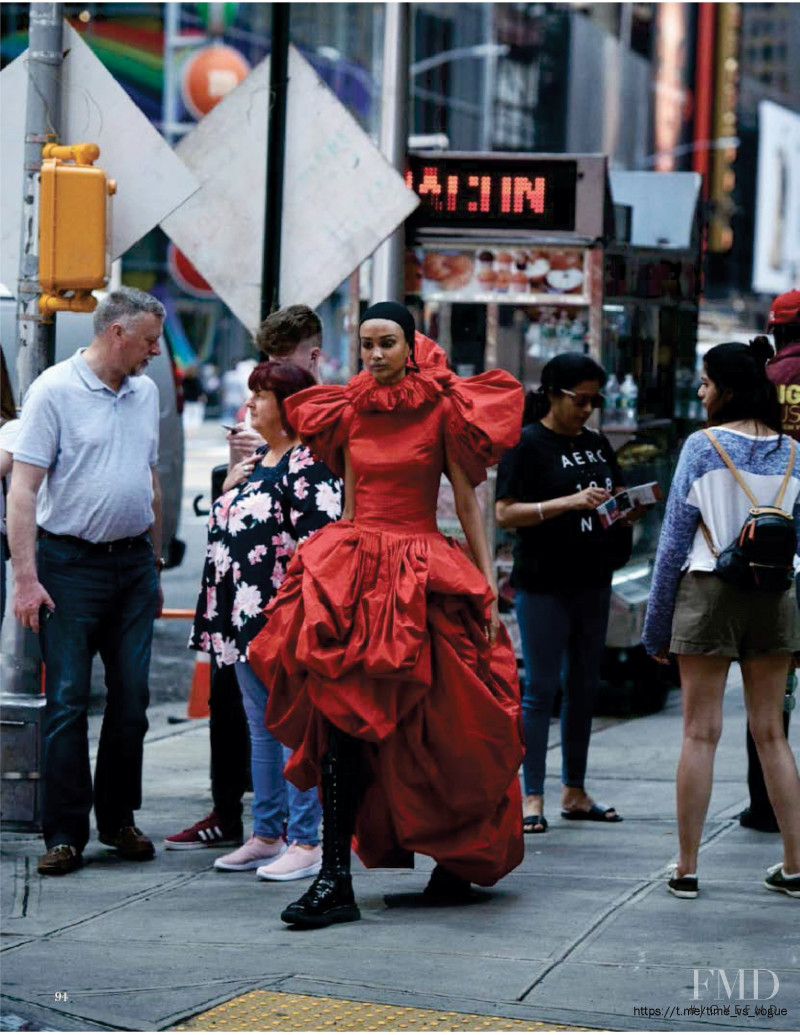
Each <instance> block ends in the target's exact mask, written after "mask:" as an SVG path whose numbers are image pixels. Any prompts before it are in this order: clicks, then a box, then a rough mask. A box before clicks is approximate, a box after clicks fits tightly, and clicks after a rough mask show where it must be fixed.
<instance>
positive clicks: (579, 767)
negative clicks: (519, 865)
mask: <svg viewBox="0 0 800 1035" xmlns="http://www.w3.org/2000/svg"><path fill="white" fill-rule="evenodd" d="M605 381H606V373H605V371H604V370H603V368H602V367H601V366H599V365H598V364H597V363H595V361H594V360H593V359H590V358H589V357H588V356H584V355H583V354H582V353H565V354H562V355H559V356H556V357H555V358H554V359H552V360H550V362H549V363H548V364H547V365H546V366H545V368H544V370H543V371H542V384H541V387H540V388H539V391H538V392H536V393H535V395H534V396H533V401H534V410H533V414H532V417H533V420H532V423H530V424H527V425H526V426H525V427H523V430H522V437H521V439H520V441H519V444H518V445H517V446H515V447H514V449H512V450H510V451H509V452H508V453H506V455H505V456H504V457H503V459H502V460H501V462H500V468H499V471H498V476H497V503H496V513H497V523H498V524H499V525H500V527H501V528H513V529H516V530H517V535H516V542H515V546H514V569H513V572H512V575H511V583H512V586H513V587H514V591H515V594H514V607H515V610H516V612H517V618H518V620H519V629H520V636H521V640H522V656H523V660H524V663H525V675H526V679H525V687H524V691H523V699H522V714H523V721H524V725H525V740H526V753H525V760H524V763H523V776H524V784H525V786H524V792H525V797H524V803H523V816H524V823H525V831H526V833H531V834H541V833H544V832H545V830H546V829H547V820H546V819H545V817H544V777H545V760H546V755H547V736H548V732H549V728H550V717H551V715H552V713H553V702H554V700H555V696H556V694H557V692H558V689H559V686H560V685H561V679H562V669H565V671H564V677H565V678H564V691H565V692H564V704H563V707H562V713H561V731H562V733H561V744H562V758H563V765H562V782H563V784H564V788H563V792H562V799H561V805H562V811H561V815H562V816H563V817H564V818H565V819H578V820H595V821H599V822H605V823H617V822H619V821H620V820H621V819H622V817H621V816H620V815H619V814H618V813H617V811H616V809H614V808H611V807H607V806H605V805H598V804H597V803H596V802H594V801H593V800H592V798H591V797H590V796H589V795H588V794H587V793H586V790H585V788H584V778H585V774H586V759H587V755H588V751H589V737H590V734H591V725H592V708H593V704H594V698H595V694H596V691H597V684H598V678H599V668H600V658H601V654H602V651H603V647H604V645H605V640H606V630H607V626H608V608H609V602H610V598H611V573H612V571H613V570H614V568H615V567H618V566H619V561H620V556H619V548H620V535H619V532H617V531H616V530H615V531H614V532H613V533H612V532H609V531H606V530H605V529H604V528H603V526H602V524H601V523H600V520H599V518H598V516H597V514H595V513H594V508H595V507H597V506H598V505H599V504H600V503H602V502H603V500H606V499H608V498H609V496H611V495H612V494H614V493H616V492H617V491H619V490H620V489H622V488H623V487H624V482H623V479H622V474H621V472H620V469H619V465H618V464H617V461H616V457H615V456H614V451H613V449H612V448H611V446H610V444H609V442H608V440H607V439H606V438H605V437H604V436H603V435H601V434H599V433H597V432H595V431H590V430H588V429H587V428H586V427H584V425H585V424H586V421H587V420H588V419H589V416H590V415H591V412H592V409H593V408H594V407H597V406H600V405H601V402H602V396H601V395H600V389H601V388H602V386H603V385H604V384H605ZM626 534H628V535H629V532H627V533H623V536H622V538H623V540H624V536H625V535H626ZM622 545H623V549H624V545H625V544H624V542H623V544H622Z"/></svg>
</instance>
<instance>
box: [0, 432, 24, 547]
mask: <svg viewBox="0 0 800 1035" xmlns="http://www.w3.org/2000/svg"><path fill="white" fill-rule="evenodd" d="M21 427H22V422H21V421H19V420H7V421H6V422H5V424H4V425H3V426H2V427H1V428H0V449H4V450H5V451H6V453H11V455H12V456H13V455H14V444H15V443H16V441H17V435H18V434H19V429H20V428H21ZM7 488H8V485H7V478H6V479H4V480H3V487H2V492H0V529H2V532H3V535H5V534H6V490H7Z"/></svg>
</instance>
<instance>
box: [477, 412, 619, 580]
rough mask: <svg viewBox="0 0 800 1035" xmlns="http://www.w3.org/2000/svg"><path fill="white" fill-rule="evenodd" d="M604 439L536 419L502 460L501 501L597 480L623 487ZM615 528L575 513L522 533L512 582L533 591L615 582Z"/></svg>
mask: <svg viewBox="0 0 800 1035" xmlns="http://www.w3.org/2000/svg"><path fill="white" fill-rule="evenodd" d="M624 484H625V482H624V480H623V478H622V472H621V471H620V469H619V465H618V463H617V460H616V457H615V456H614V450H613V449H612V448H611V445H610V443H609V441H608V439H607V438H605V436H603V435H601V434H599V433H598V432H596V431H590V430H589V429H588V428H584V429H583V431H582V432H581V433H580V435H578V436H576V437H575V438H571V437H569V436H567V435H558V434H556V432H554V431H551V430H550V429H549V428H547V427H545V426H544V424H542V423H540V422H539V421H537V422H536V423H534V424H528V425H527V426H526V427H524V428H523V429H522V437H521V438H520V441H519V443H518V444H517V445H516V446H515V447H514V448H513V449H511V450H509V451H508V452H507V453H506V454H505V456H504V457H503V458H502V460H501V461H500V467H499V469H498V473H497V494H496V495H497V499H498V500H501V499H514V500H517V501H518V502H520V503H536V502H540V501H544V500H552V499H556V498H558V497H560V496H572V495H574V493H576V492H580V491H581V490H582V489H588V488H589V487H590V486H592V485H599V486H600V487H601V488H604V489H608V491H609V492H613V491H614V488H615V487H617V486H622V485H624ZM608 557H609V551H608V532H606V530H605V529H604V528H603V526H602V524H601V523H600V519H599V518H598V516H597V514H595V513H594V511H592V510H571V511H568V512H567V513H565V514H561V515H560V516H559V517H556V518H548V519H547V520H546V521H544V522H543V523H542V524H538V523H537V524H535V525H530V526H528V527H526V528H518V529H516V530H515V540H514V569H513V572H512V574H511V584H512V585H513V586H514V588H515V589H526V590H528V591H530V592H544V593H551V592H558V591H560V590H566V589H574V588H578V587H583V586H602V585H605V584H606V583H607V582H609V581H610V579H611V571H612V568H611V565H610V564H609V561H608Z"/></svg>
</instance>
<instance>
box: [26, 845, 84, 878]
mask: <svg viewBox="0 0 800 1035" xmlns="http://www.w3.org/2000/svg"><path fill="white" fill-rule="evenodd" d="M81 866H83V856H82V855H81V853H80V852H79V851H78V849H77V848H73V846H72V845H53V847H52V848H48V849H47V851H46V852H45V853H44V855H40V856H39V863H38V865H37V867H36V868H37V870H38V871H39V873H41V874H42V876H43V877H63V876H64V874H65V873H72V872H73V871H75V870H79V869H80V868H81Z"/></svg>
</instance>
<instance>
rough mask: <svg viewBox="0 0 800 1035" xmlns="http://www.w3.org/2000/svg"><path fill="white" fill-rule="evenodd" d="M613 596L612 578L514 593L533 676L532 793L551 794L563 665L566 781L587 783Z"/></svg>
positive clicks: (528, 688)
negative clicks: (595, 584) (550, 758)
mask: <svg viewBox="0 0 800 1035" xmlns="http://www.w3.org/2000/svg"><path fill="white" fill-rule="evenodd" d="M610 601H611V587H610V586H604V587H601V588H599V589H597V588H589V589H576V590H573V591H570V592H566V593H529V592H527V590H522V589H518V590H516V592H515V594H514V608H515V610H516V612H517V620H518V622H519V631H520V638H521V641H522V659H523V661H524V663H525V677H526V678H525V686H524V690H523V694H522V721H523V724H524V727H525V758H524V760H523V763H522V773H523V780H524V784H525V793H526V794H537V795H539V794H544V777H545V769H546V763H547V736H548V733H549V731H550V718H551V716H552V714H553V702H554V701H555V697H556V694H557V693H558V689H559V686H560V685H561V674H562V667H564V668H565V672H564V675H565V678H564V703H563V706H562V709H561V754H562V770H561V780H562V782H563V783H564V785H565V786H566V787H583V785H584V780H585V778H586V759H587V756H588V754H589V737H590V736H591V732H592V710H593V707H594V700H595V696H596V693H597V685H598V682H599V672H600V659H601V656H602V652H603V647H604V646H605V642H606V633H607V630H608V609H609V604H610ZM565 663H566V664H565Z"/></svg>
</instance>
